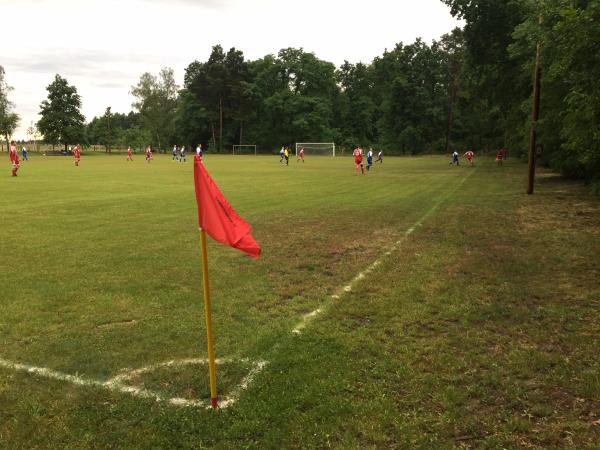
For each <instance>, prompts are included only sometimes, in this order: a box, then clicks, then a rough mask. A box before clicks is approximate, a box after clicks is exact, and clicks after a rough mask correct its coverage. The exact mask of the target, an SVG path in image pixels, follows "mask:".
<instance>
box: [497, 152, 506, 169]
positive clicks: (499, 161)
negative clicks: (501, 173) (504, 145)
mask: <svg viewBox="0 0 600 450" xmlns="http://www.w3.org/2000/svg"><path fill="white" fill-rule="evenodd" d="M503 159H504V150H503V149H500V150H498V153H496V162H497V163H498V165H499V166H501V165H502V160H503Z"/></svg>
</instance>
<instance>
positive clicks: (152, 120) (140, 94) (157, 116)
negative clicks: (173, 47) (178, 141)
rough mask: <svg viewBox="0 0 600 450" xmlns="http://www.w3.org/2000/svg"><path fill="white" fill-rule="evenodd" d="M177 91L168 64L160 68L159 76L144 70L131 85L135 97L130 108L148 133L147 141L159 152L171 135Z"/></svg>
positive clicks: (172, 134)
mask: <svg viewBox="0 0 600 450" xmlns="http://www.w3.org/2000/svg"><path fill="white" fill-rule="evenodd" d="M177 90H178V87H177V84H176V83H175V74H174V72H173V69H171V68H168V67H165V68H163V69H161V71H160V72H159V74H158V76H155V75H152V74H150V73H148V72H146V73H144V74H143V75H142V76H141V77H140V81H139V82H138V84H137V85H135V86H132V87H131V95H133V96H134V97H135V99H136V101H135V102H134V103H133V107H134V108H135V109H136V110H137V111H138V112H139V114H140V116H141V118H142V121H143V123H144V127H145V128H146V129H147V130H148V131H149V132H150V135H151V141H150V142H148V143H147V144H151V145H152V146H154V147H156V148H157V149H158V150H159V151H160V150H161V149H166V146H168V145H169V141H171V140H172V139H173V137H174V133H175V121H174V115H175V110H176V108H177Z"/></svg>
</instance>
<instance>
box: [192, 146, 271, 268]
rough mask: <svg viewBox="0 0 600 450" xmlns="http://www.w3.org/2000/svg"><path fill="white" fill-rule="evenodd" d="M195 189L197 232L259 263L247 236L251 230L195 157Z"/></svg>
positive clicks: (255, 246) (257, 250)
mask: <svg viewBox="0 0 600 450" xmlns="http://www.w3.org/2000/svg"><path fill="white" fill-rule="evenodd" d="M194 186H195V188H196V203H198V225H199V226H200V228H201V229H203V230H204V231H206V232H207V233H208V235H209V236H210V237H211V238H213V239H214V240H215V241H218V242H220V243H222V244H225V245H229V246H230V247H233V248H237V249H238V250H241V251H242V252H244V253H246V254H247V255H248V256H250V257H252V258H255V259H258V257H259V256H260V246H259V245H258V243H257V242H256V241H255V240H254V238H253V237H252V235H251V234H250V233H251V232H252V228H251V227H250V225H249V224H247V223H246V222H245V221H244V219H242V218H241V217H240V216H238V214H237V213H236V212H235V211H234V209H233V208H232V207H231V205H230V204H229V203H228V202H227V200H226V199H225V197H223V194H221V191H220V190H219V187H218V186H217V185H216V184H215V182H214V181H213V179H212V178H211V177H210V175H209V174H208V172H207V171H206V169H205V168H204V164H202V161H201V160H200V158H199V157H198V156H195V157H194Z"/></svg>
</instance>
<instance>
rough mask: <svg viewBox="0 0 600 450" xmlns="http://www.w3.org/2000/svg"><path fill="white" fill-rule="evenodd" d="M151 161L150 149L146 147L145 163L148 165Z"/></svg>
mask: <svg viewBox="0 0 600 450" xmlns="http://www.w3.org/2000/svg"><path fill="white" fill-rule="evenodd" d="M151 160H152V149H151V148H150V146H149V145H148V146H147V147H146V162H147V163H148V164H150V161H151Z"/></svg>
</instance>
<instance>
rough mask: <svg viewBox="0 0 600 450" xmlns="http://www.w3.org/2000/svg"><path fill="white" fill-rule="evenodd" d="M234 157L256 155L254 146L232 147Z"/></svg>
mask: <svg viewBox="0 0 600 450" xmlns="http://www.w3.org/2000/svg"><path fill="white" fill-rule="evenodd" d="M233 154H234V155H256V145H254V144H252V145H249V144H239V145H234V146H233Z"/></svg>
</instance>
